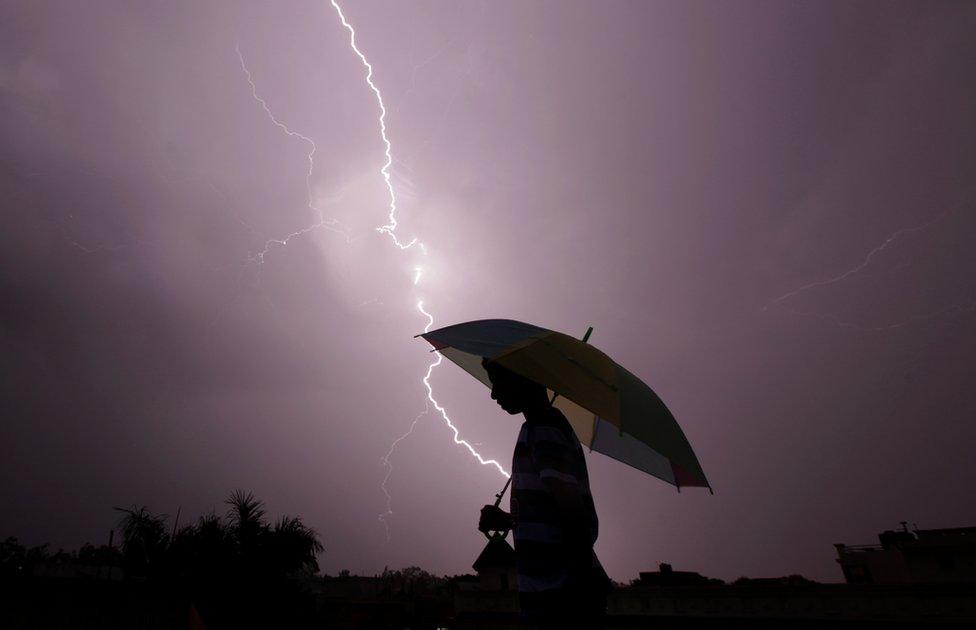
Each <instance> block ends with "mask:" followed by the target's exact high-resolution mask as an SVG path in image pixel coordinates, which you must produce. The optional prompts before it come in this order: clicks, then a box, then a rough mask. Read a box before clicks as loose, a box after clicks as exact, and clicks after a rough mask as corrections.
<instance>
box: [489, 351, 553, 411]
mask: <svg viewBox="0 0 976 630" xmlns="http://www.w3.org/2000/svg"><path fill="white" fill-rule="evenodd" d="M482 365H484V366H485V371H487V372H488V379H489V380H490V381H491V399H492V400H494V401H495V402H497V403H498V406H499V407H501V408H502V409H504V410H505V411H507V412H508V413H510V414H512V415H515V414H517V413H522V412H524V411H525V410H526V409H528V408H529V407H531V406H532V405H534V404H537V403H539V402H540V400H541V401H544V400H545V390H544V389H543V388H542V386H541V385H539V384H538V383H535V382H533V381H530V380H529V379H527V378H524V377H522V376H519V375H518V374H516V373H515V372H512V371H511V370H509V369H507V368H504V367H502V366H500V365H498V364H497V363H492V362H490V361H487V360H486V361H482Z"/></svg>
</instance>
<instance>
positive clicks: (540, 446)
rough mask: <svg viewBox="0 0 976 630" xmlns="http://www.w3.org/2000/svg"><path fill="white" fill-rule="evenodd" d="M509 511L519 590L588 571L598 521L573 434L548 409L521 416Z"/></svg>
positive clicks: (545, 587) (558, 584)
mask: <svg viewBox="0 0 976 630" xmlns="http://www.w3.org/2000/svg"><path fill="white" fill-rule="evenodd" d="M511 513H512V522H513V536H514V538H515V561H516V565H517V568H518V589H519V591H520V592H523V593H524V592H539V591H549V590H552V589H558V588H563V587H565V586H566V585H567V583H568V582H569V581H570V580H571V579H573V578H585V577H586V576H587V575H588V574H592V573H593V571H594V569H596V570H598V571H599V572H600V573H601V574H603V575H604V576H605V574H604V573H603V570H602V568H601V567H600V563H599V561H598V560H597V558H596V554H594V553H593V543H595V542H596V538H597V534H598V527H599V522H598V520H597V516H596V509H595V508H594V506H593V496H592V495H591V494H590V482H589V476H588V475H587V472H586V460H585V459H584V457H583V449H582V447H581V446H580V443H579V440H578V439H577V438H576V434H575V433H574V432H573V429H572V427H571V426H570V425H569V422H568V421H567V420H566V417H565V416H563V414H562V412H560V411H559V410H558V409H556V408H554V407H550V408H547V409H546V410H545V411H543V412H540V413H537V414H526V421H525V423H524V424H523V425H522V430H521V432H520V433H519V437H518V442H517V443H516V445H515V455H514V457H513V461H512V494H511Z"/></svg>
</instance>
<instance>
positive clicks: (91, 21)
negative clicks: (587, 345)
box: [0, 1, 976, 580]
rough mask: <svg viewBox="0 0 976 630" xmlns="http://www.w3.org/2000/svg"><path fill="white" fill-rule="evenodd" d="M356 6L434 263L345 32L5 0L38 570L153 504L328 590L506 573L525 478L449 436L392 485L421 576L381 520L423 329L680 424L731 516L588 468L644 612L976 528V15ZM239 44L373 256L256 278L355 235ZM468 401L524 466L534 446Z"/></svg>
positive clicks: (19, 423) (8, 530) (0, 179)
mask: <svg viewBox="0 0 976 630" xmlns="http://www.w3.org/2000/svg"><path fill="white" fill-rule="evenodd" d="M344 8H345V12H346V16H347V18H348V19H349V21H350V22H351V23H352V24H353V26H354V27H355V28H356V30H357V33H358V37H359V41H358V43H359V46H360V48H361V49H362V50H363V52H364V53H365V54H366V55H367V57H368V58H369V60H370V62H371V63H372V65H373V67H374V80H375V82H376V84H377V86H378V87H379V88H380V90H381V91H382V93H383V97H384V100H385V103H386V106H387V109H388V110H389V111H388V116H387V125H388V131H389V137H390V140H391V142H392V145H393V154H394V158H395V163H394V167H393V169H392V171H393V184H394V186H395V189H396V192H397V196H398V200H399V205H400V209H399V220H400V222H401V224H400V228H399V230H398V234H399V235H400V236H401V237H402V238H404V239H407V240H408V239H410V238H412V237H414V236H417V237H419V238H420V239H421V240H422V241H423V242H424V243H425V244H426V246H427V250H428V254H427V255H426V256H424V255H423V254H422V253H421V252H420V250H419V248H414V249H412V250H409V251H407V252H401V251H399V250H398V249H397V248H396V247H394V246H393V245H392V241H391V239H390V238H389V237H386V236H384V235H382V234H379V233H377V232H376V231H375V228H376V227H378V226H381V225H383V224H384V223H385V221H386V213H387V207H386V204H387V197H386V189H385V187H384V184H383V180H382V177H381V176H380V173H379V169H380V167H381V166H382V164H383V160H384V155H383V144H382V141H381V138H380V135H379V128H378V115H379V110H378V107H377V104H376V100H375V98H374V96H373V94H372V93H371V92H370V91H369V88H368V86H367V85H366V83H365V81H364V80H365V75H364V68H363V66H362V64H361V63H360V61H359V59H358V58H357V57H356V56H355V55H354V54H353V52H352V50H351V49H350V47H349V42H348V34H347V33H346V31H345V30H344V29H343V28H342V25H341V24H340V23H339V21H338V18H337V15H336V13H335V12H334V11H333V10H332V8H331V7H330V6H329V4H328V3H327V2H325V1H317V2H295V3H286V4H281V3H265V4H262V5H257V4H255V5H250V4H248V5H239V4H231V3H216V2H208V3H200V2H181V3H178V2H165V3H144V4H143V6H135V7H134V6H133V4H132V3H126V2H101V3H96V2H85V3H73V2H64V3H38V2H35V1H15V2H5V3H3V5H2V8H0V199H2V200H3V201H2V214H0V217H2V223H0V344H2V345H0V366H2V367H0V415H2V424H0V478H2V479H3V480H4V481H3V483H0V505H2V506H3V510H0V536H6V535H17V536H19V537H20V538H21V539H22V540H24V541H26V542H29V543H39V542H44V541H50V542H51V543H53V544H54V545H55V546H65V547H76V546H78V545H80V544H81V543H83V542H85V541H93V542H102V541H104V540H105V539H106V538H107V532H108V530H109V528H110V527H112V526H113V524H114V522H115V521H116V519H117V516H118V515H117V513H115V512H113V510H112V507H113V506H129V505H132V504H138V505H143V504H145V505H148V506H150V507H151V508H152V509H154V510H156V511H159V512H164V513H168V514H170V515H173V514H175V513H176V511H177V508H178V507H181V508H182V511H183V514H184V515H191V516H193V517H195V516H197V515H199V514H201V513H205V512H209V511H210V510H211V509H214V508H216V509H217V510H218V511H220V512H222V511H223V506H222V505H221V501H222V500H223V498H224V497H225V496H226V495H227V494H228V493H229V492H230V491H231V490H233V489H234V488H238V487H241V488H246V489H250V490H253V491H254V492H255V493H256V494H257V495H258V496H259V497H261V498H263V499H264V500H265V502H266V503H267V505H268V509H269V511H270V512H271V513H272V514H281V513H288V514H298V515H301V516H302V517H303V518H304V519H305V520H306V521H307V522H308V523H309V524H310V525H311V526H313V527H314V528H316V529H317V530H318V531H319V532H320V533H321V535H322V538H323V541H324V543H325V546H326V549H327V551H326V553H325V555H324V557H323V563H322V564H323V569H324V570H326V571H330V572H335V571H337V570H339V569H341V568H348V569H350V570H352V571H354V572H375V571H378V570H381V569H382V568H383V567H384V566H390V567H400V566H403V565H407V564H419V565H422V566H424V567H426V568H428V569H430V570H433V571H436V572H442V573H459V572H465V571H469V570H470V565H471V563H472V562H473V560H474V558H475V557H476V556H477V554H478V552H479V551H480V548H481V546H482V545H483V543H484V540H483V538H482V537H481V535H480V534H478V532H477V531H476V530H475V524H476V521H477V517H478V509H479V508H480V506H481V505H482V504H483V503H486V502H489V501H490V500H491V499H492V495H493V493H494V492H497V490H498V489H499V488H500V486H501V485H502V482H503V478H502V477H501V476H500V475H499V474H498V472H497V471H495V470H493V469H491V468H486V467H483V466H481V465H479V464H478V463H477V462H476V461H475V460H474V459H473V458H472V457H471V456H470V455H469V454H468V453H467V452H466V451H465V450H464V449H462V448H460V447H457V446H455V445H454V444H453V442H452V439H451V433H450V431H449V430H448V429H447V428H446V426H445V425H444V423H443V422H442V421H441V420H440V419H439V418H438V417H437V416H435V415H433V414H431V415H427V416H425V417H423V418H421V420H420V421H419V422H418V424H417V426H416V430H415V431H414V432H413V434H412V435H410V436H409V437H407V438H406V439H404V440H403V441H401V442H400V443H399V445H398V448H397V450H396V451H395V452H394V453H393V455H392V457H391V459H390V461H391V463H392V465H393V467H394V470H393V473H392V475H391V477H390V480H389V483H388V487H389V491H390V493H391V495H392V510H393V515H392V516H391V517H390V518H388V520H387V522H388V524H389V527H390V532H391V539H390V541H389V542H388V543H387V541H386V534H385V531H384V526H383V523H382V522H380V521H379V520H378V518H377V517H378V515H379V514H380V513H382V512H383V511H384V510H385V509H386V505H385V498H384V495H383V492H382V490H381V488H380V483H381V481H382V480H383V478H384V475H385V474H386V468H384V466H383V465H382V464H381V461H380V460H381V458H382V457H383V455H384V454H385V453H386V452H387V450H388V449H389V447H390V444H391V442H392V441H393V440H394V439H396V438H397V436H399V435H401V434H402V433H403V432H404V431H406V430H407V428H408V427H409V426H410V423H411V421H412V420H413V418H414V417H415V416H416V415H417V414H418V413H420V412H421V411H423V409H424V400H425V393H424V390H423V387H422V385H421V383H420V379H421V378H422V376H423V374H424V370H425V369H426V365H427V363H428V362H429V361H430V360H431V358H432V355H430V354H429V353H428V352H427V346H426V344H425V343H423V342H422V341H419V340H415V339H413V338H412V336H413V335H414V334H415V333H417V332H420V331H421V330H422V329H423V326H424V324H425V319H424V318H423V317H422V316H421V315H420V314H419V313H418V311H417V310H416V308H415V305H416V301H417V299H419V298H422V299H424V300H425V305H426V307H427V308H428V309H429V310H430V311H431V313H432V314H433V315H434V317H435V318H436V324H437V325H446V324H450V323H455V322H459V321H464V320H469V319H479V318H484V317H510V318H514V319H519V320H523V321H528V322H532V323H535V324H538V325H542V326H546V327H550V328H555V329H558V330H562V331H565V332H568V333H570V334H580V333H582V332H583V331H584V330H585V328H586V326H588V325H593V326H594V327H595V332H594V335H593V337H592V342H593V343H594V344H596V345H597V346H598V347H600V348H601V349H602V350H604V351H606V352H608V353H609V354H611V356H613V357H615V358H616V359H617V360H618V361H619V362H620V363H621V364H623V365H624V366H626V367H628V368H629V369H630V370H631V371H633V372H634V373H636V374H637V375H639V376H641V377H643V378H645V379H646V380H647V382H648V383H649V384H650V385H651V386H652V387H654V388H655V390H656V391H657V392H658V393H659V394H660V395H661V397H662V398H663V399H664V400H665V401H666V402H667V403H668V405H669V406H670V408H671V409H672V411H673V412H674V414H675V416H676V417H677V418H678V420H679V422H680V423H681V425H682V427H683V428H684V430H685V433H686V434H687V435H688V438H689V440H690V441H691V443H692V445H693V446H694V448H695V450H696V452H697V453H698V455H699V458H700V460H701V463H702V465H703V467H704V469H705V471H706V473H707V474H708V476H709V479H710V481H711V482H712V484H713V486H714V488H715V492H716V494H715V495H714V496H710V495H708V493H707V492H704V491H700V490H695V489H689V490H688V491H686V492H683V493H681V494H677V493H676V492H675V491H674V488H673V487H671V486H668V485H666V484H664V483H662V482H660V481H658V480H656V479H653V478H651V477H649V476H647V475H644V474H643V473H639V472H637V471H634V470H631V469H627V468H625V467H624V466H622V465H620V464H618V463H616V462H614V461H611V460H609V459H606V458H603V457H602V456H599V455H594V456H592V457H591V458H589V460H588V461H589V466H590V474H591V478H592V486H593V492H594V495H595V498H596V503H597V509H598V512H599V515H600V524H601V527H600V540H599V542H598V543H597V551H598V553H599V555H600V557H601V559H602V560H603V562H604V564H605V565H606V567H607V569H608V571H609V572H610V574H611V575H612V576H613V577H615V578H617V579H621V580H623V579H630V578H632V577H635V576H636V573H637V571H639V570H643V569H650V568H653V567H655V566H656V564H657V563H658V562H662V561H667V562H671V563H672V564H674V565H675V567H676V568H681V569H688V570H696V571H701V572H703V573H705V574H708V575H711V576H715V577H721V578H725V579H734V578H735V577H737V576H739V575H743V574H745V575H752V576H769V575H783V574H787V573H803V574H805V575H807V576H808V577H811V578H815V579H823V580H838V579H840V572H839V570H838V569H837V566H836V563H835V562H834V560H833V557H834V556H833V553H834V551H833V548H832V547H831V544H832V543H835V542H847V543H867V542H872V540H873V538H874V535H875V533H876V532H878V531H880V530H882V529H885V528H890V527H895V526H897V523H898V521H900V520H908V521H909V522H914V523H917V524H918V526H919V527H922V528H925V527H952V526H963V525H974V524H976V505H974V504H973V502H972V501H971V500H970V499H969V497H970V496H971V494H972V492H971V481H972V479H973V478H974V475H976V465H974V463H973V458H972V449H973V444H974V443H976V425H974V423H973V419H974V416H976V388H974V387H973V377H972V374H973V367H972V366H973V364H974V357H976V326H974V325H976V313H974V307H976V279H974V274H973V269H976V253H974V251H973V247H972V244H973V242H974V237H976V217H974V212H973V209H974V201H973V188H974V170H976V169H974V166H976V152H974V147H976V126H974V125H973V122H972V120H973V112H974V111H976V82H974V81H972V73H973V68H974V67H976V39H974V38H973V37H972V33H973V32H976V4H973V3H965V2H925V3H918V2H907V3H852V2H844V3H826V2H817V3H796V4H794V3H787V2H735V3H716V2H710V3H690V2H640V3H638V2H630V3H595V2H585V3H572V4H571V3H569V2H562V1H560V2H547V3H542V2H532V3H526V2H478V1H463V2H428V1H424V2H396V3H380V2H374V1H369V2H351V1H350V2H348V3H347V5H346V6H345V7H344ZM238 44H239V46H240V50H241V52H242V54H243V55H244V57H245V59H246V62H247V66H248V68H249V69H250V71H251V73H252V75H253V79H254V82H255V85H256V86H257V89H258V92H259V94H260V95H261V96H262V97H263V98H264V99H265V100H266V102H267V104H268V106H269V107H270V108H271V109H272V111H273V112H274V114H275V115H276V116H277V117H278V118H279V119H280V120H281V121H283V122H285V123H286V124H287V125H289V127H290V128H291V129H293V130H295V131H297V132H299V133H301V134H304V135H305V136H307V137H308V138H311V139H312V140H313V141H314V142H315V144H316V149H317V150H316V154H315V163H314V171H313V173H312V176H311V178H310V183H311V186H312V189H313V200H314V202H315V204H317V205H318V207H319V208H321V209H322V212H323V214H324V215H325V216H327V217H332V218H335V219H337V220H339V221H341V222H342V224H343V225H344V226H346V229H347V230H348V232H349V234H350V235H351V236H352V238H351V242H347V239H346V238H345V237H344V236H342V235H340V234H337V233H335V232H332V231H328V230H324V229H319V230H313V231H312V232H310V233H308V234H305V235H303V236H300V237H297V238H294V239H292V240H291V241H290V242H289V244H288V245H287V247H271V248H270V250H269V252H268V253H267V255H266V256H265V257H264V262H263V264H261V265H258V264H256V263H254V262H253V257H254V256H255V255H256V254H257V253H258V252H260V251H261V250H262V248H263V246H264V244H265V242H266V241H267V239H271V238H281V237H284V236H285V235H287V234H289V233H291V232H293V231H296V230H300V229H302V228H304V227H307V226H309V225H311V224H313V223H314V222H315V221H316V217H315V216H314V213H313V212H312V211H311V210H310V209H309V208H308V207H307V203H306V201H307V200H306V197H305V179H304V178H305V172H306V169H307V166H308V163H307V153H308V150H309V145H307V144H306V143H305V142H303V141H302V140H301V139H300V138H297V137H289V136H288V135H286V134H285V133H284V132H283V131H282V130H281V129H279V128H278V127H276V126H275V125H274V124H272V121H271V120H270V119H269V118H268V116H267V115H266V114H265V112H264V111H263V109H262V108H261V105H260V104H259V103H258V102H257V101H256V100H255V99H254V98H253V97H252V95H251V91H250V87H249V85H248V83H247V79H246V77H245V75H244V73H243V71H242V69H241V65H240V61H239V59H238V56H237V53H236V51H235V45H238ZM914 228H918V229H914ZM892 236H895V238H894V239H893V240H887V239H890V238H891V237H892ZM876 248H881V249H880V250H876ZM873 250H876V251H875V253H874V254H873V255H870V254H871V252H872V251H873ZM869 255H870V258H867V257H868V256H869ZM249 257H250V258H251V259H252V262H251V263H249V262H248V261H249ZM418 264H420V265H423V267H424V275H423V276H422V278H421V282H420V284H419V285H417V286H414V285H413V274H414V268H415V266H416V265H418ZM848 272H853V273H849V274H848ZM845 274H846V275H845ZM832 279H836V281H831V280H832ZM814 283H823V284H814ZM808 285H813V286H809V288H807V289H804V290H802V291H799V292H798V293H795V294H792V292H794V291H797V290H798V289H801V288H802V287H806V286H808ZM780 296H787V297H785V298H784V299H782V300H779V301H777V298H779V297H780ZM900 324H903V325H900ZM432 383H433V385H434V390H435V394H436V396H437V398H438V399H439V400H440V402H441V403H443V404H444V406H445V407H446V409H447V410H448V413H449V414H450V415H451V417H452V418H453V419H454V421H455V422H456V424H457V425H458V426H459V427H460V429H461V435H462V437H464V438H466V439H467V440H469V441H471V442H472V443H475V444H476V445H477V448H478V449H479V450H480V451H481V452H482V454H484V455H485V456H486V457H493V458H497V459H499V460H500V461H502V462H504V463H505V465H506V468H507V467H508V464H509V462H510V459H511V451H512V447H513V445H514V440H515V436H516V434H517V430H518V426H519V421H518V420H517V419H515V418H511V417H509V416H507V415H505V414H504V413H502V412H501V411H500V410H499V409H497V407H495V406H494V404H493V403H492V402H491V400H490V399H489V398H488V395H487V392H486V391H485V390H484V388H483V387H482V386H481V385H480V384H478V383H477V382H475V381H474V380H473V379H471V378H470V377H468V376H467V375H466V374H464V373H462V372H461V371H460V370H459V369H457V368H455V367H454V366H451V365H445V366H442V367H440V368H438V369H437V370H435V371H434V375H433V378H432Z"/></svg>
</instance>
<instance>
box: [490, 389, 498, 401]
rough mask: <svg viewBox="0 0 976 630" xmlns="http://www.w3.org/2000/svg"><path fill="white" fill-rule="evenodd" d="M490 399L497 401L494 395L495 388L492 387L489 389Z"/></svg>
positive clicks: (496, 395) (496, 396)
mask: <svg viewBox="0 0 976 630" xmlns="http://www.w3.org/2000/svg"><path fill="white" fill-rule="evenodd" d="M491 399H492V400H498V394H496V393H495V388H494V387H492V388H491Z"/></svg>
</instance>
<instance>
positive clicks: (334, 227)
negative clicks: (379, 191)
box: [236, 44, 351, 265]
mask: <svg viewBox="0 0 976 630" xmlns="http://www.w3.org/2000/svg"><path fill="white" fill-rule="evenodd" d="M236 50H237V58H238V59H240V62H241V70H243V71H244V76H245V77H247V84H248V85H249V86H251V96H252V97H254V100H255V101H257V102H258V103H259V104H260V105H261V108H262V109H263V110H264V113H265V114H266V115H267V116H268V119H269V120H271V123H272V124H273V125H274V126H275V127H277V128H278V129H281V130H282V131H283V132H284V133H285V135H287V136H288V137H290V138H297V139H299V140H301V141H302V142H303V143H305V145H306V146H308V152H307V153H306V154H305V155H306V159H307V160H308V169H307V170H306V171H305V198H306V202H307V206H308V209H309V210H311V211H312V213H313V214H314V215H315V216H317V217H318V221H316V222H315V223H313V224H312V225H309V226H306V227H303V228H301V229H298V230H295V231H294V232H291V233H289V234H286V235H285V236H283V237H281V238H269V239H267V240H266V241H265V243H264V247H262V248H261V251H259V252H258V253H257V254H255V255H252V256H250V257H249V258H248V260H249V262H253V263H257V264H258V265H262V264H264V258H265V256H267V255H268V252H269V251H270V250H271V248H272V247H275V246H278V247H284V246H286V245H288V242H289V241H291V240H292V239H294V238H298V237H300V236H304V235H305V234H308V233H309V232H313V231H315V230H318V229H320V228H325V229H327V230H331V231H333V232H336V233H338V234H341V235H342V236H344V237H345V239H346V242H347V243H348V242H350V241H351V239H350V236H349V232H348V230H346V229H344V228H343V227H342V225H341V223H339V221H337V220H336V219H326V218H325V215H324V214H323V213H322V209H321V208H320V207H319V205H318V204H317V203H316V202H315V196H314V194H313V193H312V175H313V174H314V173H315V152H316V151H317V150H318V147H317V146H316V145H315V141H314V140H312V139H311V138H309V137H308V136H306V135H305V134H303V133H299V132H298V131H295V130H294V129H292V128H291V127H289V126H288V125H286V124H285V123H283V122H282V121H281V120H279V119H278V118H277V117H276V116H275V115H274V112H272V111H271V107H269V106H268V102H267V101H266V100H264V98H263V97H262V96H261V95H260V94H258V88H257V86H256V85H255V84H254V78H253V77H252V76H251V71H250V70H249V69H248V67H247V63H245V61H244V54H243V53H242V52H241V47H240V44H238V45H237V46H236Z"/></svg>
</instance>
